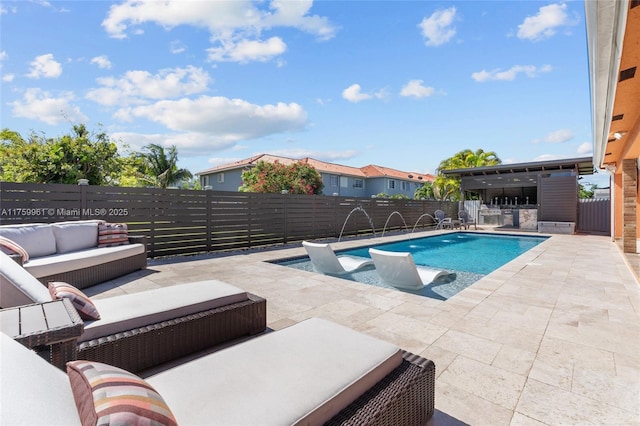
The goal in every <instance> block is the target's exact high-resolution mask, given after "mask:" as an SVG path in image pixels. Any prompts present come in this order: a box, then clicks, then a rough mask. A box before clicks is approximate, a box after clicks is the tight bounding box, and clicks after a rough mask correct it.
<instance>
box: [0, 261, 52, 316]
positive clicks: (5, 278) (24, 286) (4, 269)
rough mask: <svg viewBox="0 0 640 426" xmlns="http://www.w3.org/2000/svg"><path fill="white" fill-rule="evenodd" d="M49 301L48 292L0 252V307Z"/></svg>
mask: <svg viewBox="0 0 640 426" xmlns="http://www.w3.org/2000/svg"><path fill="white" fill-rule="evenodd" d="M49 301H51V295H50V294H49V290H47V288H46V287H45V286H43V285H42V283H41V282H40V281H38V280H37V279H36V278H35V277H34V276H33V275H31V274H30V273H28V272H27V271H26V270H25V269H24V268H23V267H21V266H20V265H18V264H17V263H16V262H15V261H14V260H13V259H11V257H9V256H7V255H6V254H4V253H3V252H2V251H0V307H2V308H11V307H14V306H20V305H28V304H29V303H42V302H49Z"/></svg>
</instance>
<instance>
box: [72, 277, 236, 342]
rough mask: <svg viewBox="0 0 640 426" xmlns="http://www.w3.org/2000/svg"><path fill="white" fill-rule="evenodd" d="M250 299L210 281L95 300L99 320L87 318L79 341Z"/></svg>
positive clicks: (228, 286)
mask: <svg viewBox="0 0 640 426" xmlns="http://www.w3.org/2000/svg"><path fill="white" fill-rule="evenodd" d="M247 299H248V295H247V292H246V291H244V290H241V289H239V288H238V287H234V286H232V285H230V284H227V283H223V282H222V281H217V280H209V281H198V282H194V283H188V284H180V285H175V286H170V287H162V288H158V289H153V290H147V291H143V292H139V293H129V294H124V295H121V296H114V297H109V298H105V299H93V303H94V305H95V307H96V309H97V311H98V312H100V320H98V321H86V322H85V323H84V332H83V333H82V335H81V336H80V337H79V339H78V342H85V341H88V340H93V339H96V338H99V337H104V336H109V335H112V334H115V333H119V332H123V331H128V330H132V329H135V328H139V327H144V326H146V325H149V324H156V323H159V322H162V321H168V320H172V319H175V318H180V317H183V316H185V315H190V314H195V313H197V312H202V311H206V310H209V309H215V308H219V307H221V306H226V305H230V304H233V303H238V302H242V301H245V300H247Z"/></svg>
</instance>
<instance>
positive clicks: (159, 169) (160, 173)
mask: <svg viewBox="0 0 640 426" xmlns="http://www.w3.org/2000/svg"><path fill="white" fill-rule="evenodd" d="M142 149H143V152H142V154H140V155H139V158H140V159H142V161H143V165H142V169H143V170H142V171H141V172H142V175H141V179H142V180H143V181H144V182H146V183H148V184H151V185H153V186H156V187H158V188H167V187H169V186H171V185H174V184H177V183H180V184H182V181H183V180H185V179H191V178H192V177H193V175H192V174H191V172H190V171H189V170H187V169H179V168H178V149H177V148H176V146H175V145H173V146H171V147H169V148H165V147H163V146H161V145H157V144H153V143H152V144H149V145H147V146H144V147H143V148H142Z"/></svg>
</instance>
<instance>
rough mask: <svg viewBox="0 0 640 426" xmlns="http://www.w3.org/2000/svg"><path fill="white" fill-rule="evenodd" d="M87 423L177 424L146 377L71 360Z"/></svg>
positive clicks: (78, 404) (71, 378)
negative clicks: (145, 379)
mask: <svg viewBox="0 0 640 426" xmlns="http://www.w3.org/2000/svg"><path fill="white" fill-rule="evenodd" d="M67 375H68V377H69V382H70V383H71V390H72V392H73V398H74V399H75V402H76V407H77V408H78V414H79V415H80V419H81V420H82V424H83V425H85V426H86V425H108V424H111V425H169V426H173V425H177V424H178V422H177V421H176V419H175V417H174V416H173V413H172V412H171V410H170V409H169V406H168V405H167V403H166V402H165V401H164V399H163V398H162V396H160V394H158V392H157V391H156V390H155V389H154V388H153V387H152V386H151V385H150V384H149V383H147V382H146V381H144V380H143V379H141V378H140V377H138V376H136V375H135V374H131V373H129V372H128V371H125V370H123V369H121V368H118V367H113V366H110V365H107V364H103V363H100V362H94V361H71V362H68V363H67Z"/></svg>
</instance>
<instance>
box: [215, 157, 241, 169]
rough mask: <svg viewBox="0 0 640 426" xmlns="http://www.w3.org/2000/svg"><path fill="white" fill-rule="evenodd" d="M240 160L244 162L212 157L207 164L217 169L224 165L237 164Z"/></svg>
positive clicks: (237, 159)
mask: <svg viewBox="0 0 640 426" xmlns="http://www.w3.org/2000/svg"><path fill="white" fill-rule="evenodd" d="M240 160H243V158H229V157H211V158H209V159H208V160H207V163H209V164H211V166H212V167H215V166H221V165H223V164H229V163H235V162H236V161H240Z"/></svg>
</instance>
